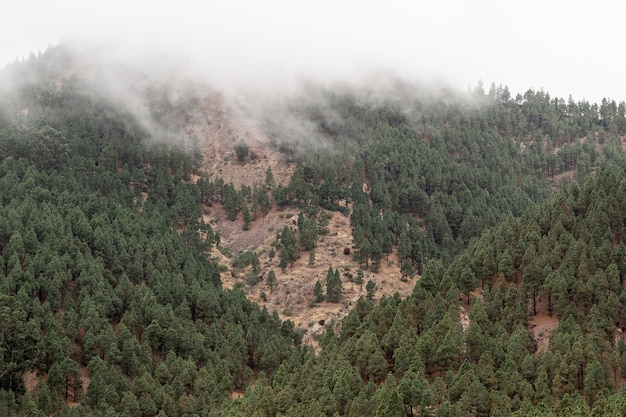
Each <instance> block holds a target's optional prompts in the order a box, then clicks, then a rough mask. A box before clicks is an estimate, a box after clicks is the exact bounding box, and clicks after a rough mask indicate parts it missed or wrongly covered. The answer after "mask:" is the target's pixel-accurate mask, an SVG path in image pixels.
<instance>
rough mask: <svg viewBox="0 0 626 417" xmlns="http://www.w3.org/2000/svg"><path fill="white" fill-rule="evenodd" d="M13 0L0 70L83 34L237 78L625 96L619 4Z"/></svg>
mask: <svg viewBox="0 0 626 417" xmlns="http://www.w3.org/2000/svg"><path fill="white" fill-rule="evenodd" d="M7 3H9V4H4V5H3V7H2V9H3V10H2V12H1V14H0V39H2V42H1V43H0V65H5V64H7V63H9V62H12V61H13V60H14V59H15V58H23V57H26V56H28V54H29V53H30V52H31V51H34V52H37V51H38V50H42V51H43V50H45V49H46V47H47V46H48V45H50V44H57V43H59V42H60V41H62V40H64V39H79V40H89V41H93V42H99V43H102V42H107V43H110V44H112V45H115V48H119V52H120V54H122V55H124V56H139V57H141V56H143V55H144V54H146V52H147V51H150V53H153V52H154V51H157V50H158V51H163V52H165V53H167V55H165V56H167V58H163V59H164V61H167V62H168V63H171V61H176V62H179V63H183V64H184V65H185V68H190V69H192V70H193V71H194V72H199V73H203V74H205V75H206V76H207V77H208V78H211V77H213V78H215V79H220V80H221V81H224V80H225V79H228V80H230V81H232V82H234V83H246V82H248V83H263V82H266V81H267V80H272V81H274V82H275V81H277V80H278V81H280V80H288V79H290V78H291V77H298V76H307V77H320V78H322V79H335V78H339V79H346V78H348V79H349V78H351V77H355V76H357V74H363V73H367V72H370V71H378V70H392V71H394V72H396V73H398V74H399V75H401V76H403V77H407V78H415V79H427V80H432V79H436V78H439V79H443V80H445V81H447V82H449V83H451V84H452V85H454V86H456V87H459V88H461V89H467V88H470V87H473V86H475V85H476V83H477V81H478V80H479V79H481V80H482V81H483V82H484V84H485V88H486V89H488V87H489V85H490V84H491V82H495V83H496V84H503V85H508V86H509V88H510V90H511V92H512V93H513V94H515V93H518V92H519V93H523V92H524V91H526V90H527V89H528V88H533V89H536V90H537V89H541V88H543V89H544V90H545V91H547V92H549V93H550V94H551V95H552V96H553V97H554V96H557V97H563V98H565V99H567V97H568V95H569V94H571V95H572V96H573V98H574V99H575V100H581V99H583V98H586V99H588V100H590V101H596V102H597V101H600V100H601V99H602V98H603V97H610V98H613V99H615V100H617V101H622V100H626V83H625V82H624V80H623V78H624V75H625V74H626V56H625V55H624V42H625V40H626V39H625V38H624V33H623V32H624V31H623V30H622V27H623V22H622V20H623V17H624V16H625V15H626V14H625V13H624V12H625V11H626V5H623V3H622V2H618V1H608V0H596V1H594V2H566V1H561V0H558V1H551V0H527V1H519V0H517V1H508V0H474V1H469V0H465V1H462V0H430V1H428V2H426V1H421V0H414V1H393V0H391V1H390V0H386V1H384V2H383V1H378V2H373V1H363V0H361V1H352V0H350V1H340V0H334V1H326V0H315V1H308V0H300V1H294V0H291V1H288V0H284V1H283V0H281V1H278V0H261V1H243V0H221V1H194V0H176V1H168V2H163V1H139V0H138V1H134V0H124V1H121V0H106V1H90V0H80V1H79V0H56V1H43V0H20V1H11V2H7ZM140 59H141V58H140ZM150 62H151V65H155V66H156V65H159V64H158V63H157V62H158V61H157V62H153V61H150Z"/></svg>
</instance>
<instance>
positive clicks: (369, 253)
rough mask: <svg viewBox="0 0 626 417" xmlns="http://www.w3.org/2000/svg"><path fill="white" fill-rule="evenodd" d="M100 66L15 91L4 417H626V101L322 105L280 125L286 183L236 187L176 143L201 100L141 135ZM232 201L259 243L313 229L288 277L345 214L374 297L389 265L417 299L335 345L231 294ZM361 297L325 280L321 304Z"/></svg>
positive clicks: (54, 60) (374, 99)
mask: <svg viewBox="0 0 626 417" xmlns="http://www.w3.org/2000/svg"><path fill="white" fill-rule="evenodd" d="M79 59H80V58H79V57H76V56H73V55H72V54H71V53H70V52H69V51H68V50H67V49H65V48H64V47H62V46H56V47H51V48H49V49H48V50H47V51H45V52H44V53H41V54H39V55H37V56H32V57H31V58H29V59H27V60H24V61H22V62H16V63H14V64H12V65H11V66H9V67H7V68H5V69H4V70H3V76H2V77H0V79H1V80H3V82H4V83H5V84H3V85H2V88H1V89H0V91H1V97H0V331H1V333H2V337H0V415H2V416H7V417H11V416H28V417H31V416H37V417H40V416H68V417H70V416H71V417H77V416H101V417H112V416H128V417H130V416H132V417H134V416H141V417H155V416H158V417H164V416H167V417H193V416H259V417H261V416H263V417H265V416H276V417H278V416H298V417H308V416H311V417H320V416H329V417H334V416H354V417H356V416H371V417H382V416H390V417H393V416H399V417H401V416H457V415H468V416H529V415H531V416H566V415H580V416H587V415H602V416H605V415H608V416H623V415H624V410H626V392H625V391H624V390H625V389H626V385H624V384H623V380H624V378H625V377H626V341H625V340H624V335H623V331H624V329H625V328H626V311H625V310H624V306H625V305H626V290H625V287H624V280H625V278H626V248H625V246H624V245H625V242H626V206H625V205H624V201H623V200H624V198H626V168H625V167H626V153H625V151H624V147H623V140H624V136H625V135H626V105H625V103H623V102H620V103H616V102H615V101H613V100H609V99H604V100H602V102H601V103H599V104H593V103H589V102H587V101H584V100H583V101H579V102H576V101H574V100H573V99H572V98H571V97H570V98H568V99H567V100H565V99H562V98H552V97H551V96H550V95H549V94H548V93H547V92H544V91H533V90H528V91H527V92H525V93H523V94H522V93H519V94H516V95H515V96H513V95H512V94H511V93H510V92H509V90H508V88H507V87H506V86H496V85H493V84H492V85H491V86H490V88H489V89H488V91H485V90H484V88H483V85H482V84H481V83H479V84H478V85H477V86H476V87H475V88H474V89H473V90H472V91H468V92H459V91H454V90H450V89H446V88H435V87H431V86H422V85H414V84H410V83H408V82H405V81H401V80H396V81H395V83H394V84H393V85H392V86H387V87H385V88H384V89H382V88H381V89H377V88H375V87H371V86H367V87H366V86H359V87H355V86H352V87H346V86H338V87H333V88H331V87H328V86H326V87H322V86H315V87H311V86H309V87H308V88H309V89H311V88H314V91H312V92H311V91H309V92H308V93H307V94H302V96H299V97H296V98H291V99H290V100H287V101H286V103H285V104H284V107H283V108H282V110H281V111H280V112H273V113H272V114H268V115H267V116H266V117H265V118H264V119H263V120H262V126H263V128H264V129H265V131H266V132H267V135H268V136H269V137H270V138H271V139H272V144H271V146H273V147H275V149H277V150H280V151H281V152H282V154H283V156H284V158H285V160H286V161H288V162H289V163H291V164H292V165H293V166H294V170H293V175H291V178H290V179H289V181H288V182H286V183H280V184H276V183H275V181H274V179H273V176H272V172H271V170H269V169H268V171H267V172H266V176H265V178H262V179H259V183H258V184H257V185H255V186H254V187H241V188H239V189H238V188H236V187H235V186H234V185H233V184H232V183H229V182H227V181H226V180H224V179H222V178H217V179H211V178H208V177H207V176H206V175H205V174H204V173H203V170H202V164H203V162H204V161H203V154H202V149H201V148H200V145H199V141H198V138H195V137H193V136H191V135H187V134H185V133H184V132H183V131H182V130H181V129H180V127H178V126H176V123H174V121H175V120H179V119H181V118H183V119H184V115H185V114H187V112H189V111H191V110H190V109H193V107H194V106H196V105H197V104H198V100H199V98H198V97H197V96H195V95H190V96H189V97H188V99H187V100H185V101H180V100H179V101H173V100H172V99H171V98H170V97H169V96H168V95H167V94H166V93H165V92H163V91H162V90H160V88H164V87H162V86H161V87H150V88H149V89H147V90H146V91H144V93H145V94H146V100H147V101H148V102H149V106H148V109H149V111H150V120H151V124H150V125H146V124H145V121H142V120H139V119H138V118H137V115H136V114H135V113H133V112H131V111H129V110H128V108H126V107H124V106H122V105H120V104H119V103H118V102H115V101H112V100H111V99H110V98H108V97H107V96H106V95H104V94H99V93H98V92H99V90H98V89H97V88H95V87H94V83H97V81H98V80H91V79H89V77H85V76H83V75H82V74H81V73H80V71H78V70H76V71H75V72H71V71H70V72H68V71H67V68H68V67H71V66H72V65H75V66H76V68H80V65H79V64H78V63H77V62H78V60H79ZM7 80H8V81H10V83H9V85H7V83H8V81H7ZM281 120H288V121H289V123H281ZM294 120H295V121H299V123H302V125H303V126H307V129H294V128H293V123H294ZM173 138H175V140H173ZM232 147H233V150H234V152H235V155H236V157H237V159H239V160H241V161H246V160H247V159H250V158H251V157H252V156H253V155H251V153H252V152H251V149H250V147H249V145H248V144H246V143H244V142H239V143H233V144H232ZM218 206H219V207H221V208H222V209H223V210H224V211H225V212H226V213H227V215H228V217H229V218H232V219H233V220H234V219H241V220H242V223H243V228H244V229H245V228H246V227H249V226H250V219H251V218H254V217H257V216H263V215H265V214H267V213H268V212H269V211H271V210H283V209H284V208H286V207H289V208H295V209H297V210H298V211H299V215H298V217H297V219H294V221H293V227H287V226H285V227H284V228H282V229H281V230H279V231H277V232H276V235H277V239H276V242H277V244H276V251H277V253H276V256H277V258H278V259H279V267H280V268H281V269H283V270H284V269H288V268H290V267H291V265H292V264H293V262H294V261H295V260H296V259H298V258H299V257H300V256H303V254H306V253H312V251H313V250H314V248H315V246H316V243H317V241H318V237H319V236H320V235H323V234H326V233H328V228H327V224H326V223H325V222H326V221H327V218H326V216H325V213H326V212H332V211H341V212H343V213H345V214H346V215H347V216H349V219H350V226H351V229H352V235H353V246H352V248H351V254H350V256H352V257H353V260H354V262H356V263H357V264H358V265H359V267H360V269H359V274H358V275H357V277H355V278H354V279H362V272H363V271H367V272H368V273H376V272H377V270H378V269H379V267H380V265H381V263H382V262H386V261H385V258H386V257H388V256H389V255H390V254H394V255H396V256H397V258H398V260H399V262H400V265H401V267H400V274H399V276H397V277H389V279H398V280H405V281H406V280H411V281H410V282H411V283H414V284H413V285H414V287H413V291H412V294H411V295H410V296H408V297H405V298H402V297H400V295H395V296H391V297H384V296H383V297H378V296H376V293H375V291H374V288H369V289H368V296H367V297H363V298H361V299H359V300H358V302H357V303H356V304H355V305H353V306H352V307H351V310H350V312H349V314H348V315H347V316H346V317H345V319H343V321H342V322H341V323H334V324H336V325H337V326H334V325H332V324H329V325H328V326H327V327H326V332H325V334H324V335H323V337H321V338H320V341H319V344H320V347H319V349H318V350H316V349H314V348H313V347H312V346H309V345H307V344H304V343H303V342H302V339H303V334H304V330H302V329H300V328H298V327H297V326H295V325H294V323H293V322H291V321H289V320H281V318H280V317H279V316H278V314H277V313H269V312H268V311H267V310H266V309H264V308H261V307H259V305H258V304H255V303H254V302H252V301H250V300H249V299H248V298H246V295H245V293H244V291H243V290H242V289H241V288H234V289H225V288H223V286H222V281H221V274H222V273H224V267H223V265H220V264H219V263H218V262H217V260H216V259H215V258H214V257H212V256H211V253H212V250H213V249H215V248H220V241H221V236H220V235H219V233H217V232H216V231H215V230H214V229H213V228H212V226H211V224H210V223H207V222H205V221H203V217H202V214H203V212H204V211H205V210H210V209H212V208H214V207H218ZM246 219H247V220H246ZM238 261H239V262H241V263H242V265H244V266H247V265H250V266H252V267H253V268H257V266H258V265H257V264H258V259H257V258H256V254H255V253H253V252H250V253H246V254H245V255H243V256H240V257H239V260H238ZM271 274H273V271H272V272H271ZM273 279H274V278H270V275H268V278H267V279H266V283H263V285H268V287H270V288H271V286H272V285H273V284H272V282H273ZM346 280H347V278H346V277H344V276H342V275H341V274H340V273H339V271H337V270H335V271H333V269H332V267H330V266H329V268H328V274H327V276H326V280H325V282H321V281H319V280H318V281H317V283H316V292H315V297H316V299H315V300H311V301H312V302H319V301H321V300H322V299H324V298H326V299H327V300H328V301H329V302H339V301H341V299H342V285H345V284H347V281H346ZM342 281H343V284H342ZM318 284H319V285H318ZM370 290H371V291H370ZM538 316H542V317H548V318H549V319H551V320H555V321H556V322H557V323H558V325H557V326H556V327H555V328H554V330H552V332H551V334H549V337H548V338H546V339H547V342H545V343H539V341H538V339H539V338H538V337H537V334H536V332H535V331H534V330H533V326H534V324H533V323H534V319H535V318H536V317H538ZM337 328H340V331H335V329H337Z"/></svg>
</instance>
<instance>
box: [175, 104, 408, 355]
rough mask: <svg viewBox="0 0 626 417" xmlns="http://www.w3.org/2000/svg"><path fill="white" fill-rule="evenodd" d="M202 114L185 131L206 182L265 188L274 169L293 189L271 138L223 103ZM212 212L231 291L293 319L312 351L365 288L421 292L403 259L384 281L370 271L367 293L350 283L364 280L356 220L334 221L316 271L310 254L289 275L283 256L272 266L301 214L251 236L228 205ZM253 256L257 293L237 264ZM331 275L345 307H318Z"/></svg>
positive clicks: (386, 267)
mask: <svg viewBox="0 0 626 417" xmlns="http://www.w3.org/2000/svg"><path fill="white" fill-rule="evenodd" d="M197 110H198V112H197V114H196V116H195V117H194V119H193V120H192V121H190V122H189V123H188V125H186V126H183V130H184V131H185V132H186V133H187V134H189V135H194V136H195V137H197V138H198V140H199V142H200V145H201V146H202V154H203V156H204V163H203V171H204V174H205V175H207V176H208V177H209V178H211V179H215V178H218V177H221V178H222V179H223V180H224V181H225V182H226V183H230V182H232V183H233V185H234V186H235V188H236V189H239V188H241V186H242V185H247V186H249V187H253V186H254V185H255V184H257V185H261V184H264V182H265V173H266V171H267V169H268V167H269V168H271V170H272V174H273V177H274V181H275V183H276V184H284V185H286V184H287V183H288V182H289V180H290V178H291V175H292V173H293V170H294V169H295V166H294V165H293V164H290V163H288V162H286V160H285V158H284V157H283V155H282V154H281V153H279V152H277V151H276V150H275V149H274V148H273V147H272V146H271V140H270V138H269V137H267V136H266V135H265V134H264V133H263V132H262V130H261V129H259V128H258V126H256V125H254V123H252V122H250V121H249V120H246V119H245V118H242V117H240V116H239V115H238V114H237V112H233V111H232V110H231V109H227V108H226V107H225V106H224V105H223V103H222V101H221V99H220V97H219V96H218V95H215V96H213V97H209V98H207V99H206V100H205V101H204V102H203V103H202V105H201V106H200V108H199V109H197ZM241 140H243V141H244V142H245V143H246V144H247V145H248V146H249V149H250V153H249V156H248V157H247V158H246V160H245V161H244V162H243V163H240V162H239V161H237V158H236V156H235V152H234V147H235V144H237V143H239V141H241ZM205 212H206V214H205V215H204V216H203V219H204V221H205V222H206V223H209V224H211V227H212V228H213V229H214V230H215V231H217V232H218V233H219V234H220V237H221V246H222V247H223V248H225V249H226V250H222V251H218V250H214V251H213V256H214V257H215V259H217V261H218V262H219V263H220V264H221V265H226V266H227V267H228V270H227V271H226V272H223V273H222V274H221V276H222V284H223V286H224V288H233V287H234V286H238V287H241V288H243V289H244V291H245V292H246V294H247V295H248V297H249V298H250V299H251V300H252V301H255V302H257V303H259V304H260V305H261V306H263V307H266V308H267V310H268V311H269V312H270V313H271V312H277V313H278V314H279V315H280V317H281V318H282V319H290V320H291V321H293V322H294V323H295V325H296V326H297V327H299V328H302V329H305V330H307V333H306V335H305V342H306V343H313V344H315V340H316V336H315V335H317V334H320V333H322V332H324V331H325V326H328V325H329V323H335V325H336V326H338V323H340V321H341V320H342V319H343V317H345V316H346V315H347V314H348V312H349V311H350V309H351V307H352V305H354V303H355V302H356V300H358V298H359V297H361V296H365V284H366V283H367V282H368V281H369V280H372V281H374V283H375V284H376V288H377V290H376V293H375V299H380V297H382V296H383V295H385V296H391V295H393V294H395V293H396V292H398V293H400V295H402V296H407V295H409V294H410V293H411V291H412V289H413V285H414V283H415V281H414V280H409V281H408V282H402V281H401V280H400V266H399V263H398V260H397V257H396V256H395V254H392V255H390V256H389V257H388V258H386V259H383V261H382V263H381V266H380V270H379V272H378V273H372V272H371V271H364V273H365V278H364V282H363V284H362V285H357V284H354V283H353V282H351V281H350V279H349V275H350V274H352V276H353V277H356V274H357V271H358V269H359V266H358V265H357V264H356V263H355V262H354V261H353V260H352V254H351V253H350V254H344V249H345V248H350V249H352V230H351V228H350V219H349V217H348V216H345V215H343V214H342V213H340V212H329V213H328V214H329V215H330V219H329V223H328V230H329V233H328V234H327V235H325V236H320V238H319V240H318V242H317V245H316V248H315V261H314V262H313V264H312V265H309V255H310V254H309V252H302V253H301V254H300V257H299V259H298V260H297V261H296V262H295V263H294V265H293V266H291V267H289V268H287V269H286V270H285V272H282V271H281V270H280V268H279V267H278V262H279V254H278V251H276V255H275V257H274V258H273V259H270V257H269V253H270V249H271V247H272V244H273V242H274V241H275V240H276V235H277V232H278V231H280V230H281V229H282V228H283V226H284V225H288V226H290V227H294V228H295V227H296V226H295V221H296V219H297V215H298V211H297V210H296V209H293V208H287V209H285V210H278V209H277V208H276V207H272V209H271V210H270V211H269V213H268V214H267V215H261V214H259V215H258V216H257V218H256V219H254V220H253V221H252V222H251V223H250V227H249V230H246V231H244V230H243V221H242V219H241V215H240V216H239V218H238V219H237V220H235V221H230V220H228V218H227V216H226V213H225V212H224V210H223V208H222V207H221V206H220V205H214V206H212V207H205ZM246 250H254V251H255V252H256V253H257V255H258V257H259V260H260V263H261V271H260V276H261V277H262V280H261V281H260V282H259V283H257V284H256V285H250V284H249V283H248V282H247V280H246V275H247V274H248V273H249V272H250V268H247V269H245V270H241V271H235V270H234V269H233V268H232V261H233V258H235V257H236V256H238V255H239V254H240V253H242V252H244V251H246ZM229 255H230V256H229ZM329 267H332V268H333V269H337V270H339V271H340V273H341V276H342V284H343V297H342V300H341V302H339V303H327V302H322V303H319V304H317V305H311V300H312V299H313V287H314V286H315V283H316V281H317V280H318V279H319V280H320V281H321V282H322V284H325V279H326V273H327V271H328V268H329ZM272 269H273V270H274V272H275V274H276V278H277V285H276V287H275V288H274V290H273V291H270V289H269V288H268V286H267V283H266V280H265V277H267V274H268V273H269V271H270V270H272ZM320 323H324V324H323V325H322V324H320Z"/></svg>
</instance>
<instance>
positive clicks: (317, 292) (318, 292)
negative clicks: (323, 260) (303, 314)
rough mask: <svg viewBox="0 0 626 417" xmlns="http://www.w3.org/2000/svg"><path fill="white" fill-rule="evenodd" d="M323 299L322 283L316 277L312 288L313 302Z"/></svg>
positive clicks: (319, 301)
mask: <svg viewBox="0 0 626 417" xmlns="http://www.w3.org/2000/svg"><path fill="white" fill-rule="evenodd" d="M322 301H324V289H323V287H322V283H321V282H320V280H319V279H318V280H317V281H315V287H314V288H313V302H314V303H321V302H322Z"/></svg>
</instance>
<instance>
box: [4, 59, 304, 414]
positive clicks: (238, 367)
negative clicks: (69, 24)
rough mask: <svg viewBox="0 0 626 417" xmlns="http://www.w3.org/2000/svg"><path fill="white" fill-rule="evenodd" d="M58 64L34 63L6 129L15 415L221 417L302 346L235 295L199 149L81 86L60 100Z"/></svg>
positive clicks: (7, 339)
mask: <svg viewBox="0 0 626 417" xmlns="http://www.w3.org/2000/svg"><path fill="white" fill-rule="evenodd" d="M59 54H60V55H63V50H62V49H54V50H50V51H48V52H47V53H46V54H44V55H43V56H41V57H39V58H38V59H36V61H34V62H31V61H28V62H27V63H25V64H23V65H24V67H25V68H22V67H20V70H22V71H24V72H23V74H21V75H22V76H23V79H22V80H21V81H17V82H16V83H17V84H18V86H19V87H20V88H18V89H16V90H14V91H12V92H11V93H10V95H9V96H8V97H7V100H6V101H5V107H4V109H3V110H4V111H3V115H2V116H3V117H2V119H0V120H1V122H0V149H1V151H0V152H1V153H2V155H3V159H2V161H1V163H0V183H1V184H2V186H1V187H0V203H1V205H0V248H1V253H0V327H1V329H2V337H1V338H0V389H1V390H2V391H0V392H1V393H2V395H1V396H0V414H1V415H3V416H7V417H8V416H10V415H14V414H15V413H16V412H17V411H18V410H21V411H22V412H23V415H37V409H39V410H41V411H42V412H43V413H44V414H45V415H52V414H54V415H76V414H77V415H102V416H112V415H128V416H138V415H157V414H158V413H159V412H162V413H163V414H165V415H170V416H177V415H183V414H184V413H192V414H194V413H197V414H202V415H208V414H209V413H211V412H213V411H212V410H213V409H214V408H215V407H218V405H219V404H221V403H222V402H223V401H227V400H228V399H230V396H231V393H232V392H233V391H235V390H243V389H245V387H247V386H248V384H249V383H250V382H251V381H253V379H254V372H258V371H264V372H267V373H273V371H274V370H275V369H276V368H277V367H278V365H279V364H280V363H281V361H282V360H284V359H286V358H288V357H289V356H290V354H291V350H292V349H294V348H295V347H297V346H298V345H299V343H300V335H299V333H297V332H295V331H294V329H293V325H292V324H291V323H290V322H284V323H281V321H280V320H279V318H278V316H277V315H276V314H274V315H270V314H268V313H267V311H265V310H261V309H260V308H259V307H258V306H257V305H255V304H252V303H251V302H249V301H248V300H247V299H246V297H245V295H244V294H243V293H242V292H241V291H224V290H222V288H221V283H220V277H219V272H218V267H217V265H216V264H215V263H214V262H213V261H211V260H210V259H209V258H208V256H207V255H206V253H207V250H208V249H209V248H210V247H211V246H212V245H214V244H216V243H217V242H218V240H219V237H218V236H217V235H216V234H215V233H213V231H212V229H211V227H210V226H209V225H208V224H204V223H203V222H202V221H200V220H198V219H199V218H200V214H201V211H202V206H201V204H200V203H201V199H202V190H201V187H200V186H199V185H198V184H194V183H190V182H189V181H188V179H189V176H190V175H191V174H192V173H196V168H197V163H198V160H197V153H196V152H194V149H195V148H194V146H193V143H187V141H188V139H185V138H183V137H181V138H180V140H179V145H177V146H168V145H165V144H163V143H159V141H158V140H155V139H158V138H153V137H151V136H150V135H149V134H148V133H147V132H146V131H145V130H144V129H143V128H142V127H141V126H139V125H137V123H135V122H134V121H133V119H132V118H130V117H129V116H128V115H127V114H125V113H123V112H120V111H119V109H116V108H113V107H111V106H109V105H108V104H107V102H105V101H102V100H101V99H100V98H98V97H94V96H90V95H89V94H87V93H88V91H87V90H85V88H86V87H85V86H81V85H80V80H79V79H72V78H69V79H66V80H64V85H63V88H62V89H60V90H55V85H54V83H53V82H50V80H51V79H55V77H56V76H59V74H58V73H56V72H54V68H49V66H52V65H53V64H55V63H58V60H59V59H61V58H63V56H61V57H59ZM31 64H32V65H33V68H35V69H39V70H42V71H44V70H46V71H51V72H50V73H49V74H32V73H31V72H30V71H31V69H29V68H27V66H28V65H31ZM29 76H34V78H33V80H32V81H31V80H30V79H29V78H28V77H29ZM46 80H48V82H46ZM22 110H23V111H22ZM200 185H202V184H200ZM33 370H34V371H37V372H38V374H37V375H34V374H33V376H32V378H35V380H36V378H39V383H38V384H37V387H36V390H35V391H34V392H32V393H30V394H28V395H25V396H24V395H23V394H24V391H25V387H24V384H23V380H22V376H23V373H24V372H25V371H33ZM85 376H88V377H89V378H90V380H89V386H88V388H87V390H86V393H83V388H86V387H83V384H84V383H85V382H84V379H83V377H85ZM29 382H31V383H32V382H33V381H29ZM68 402H70V403H71V402H74V403H80V407H79V408H76V409H72V410H71V411H70V409H68V408H67V404H68ZM216 415H218V414H216Z"/></svg>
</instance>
